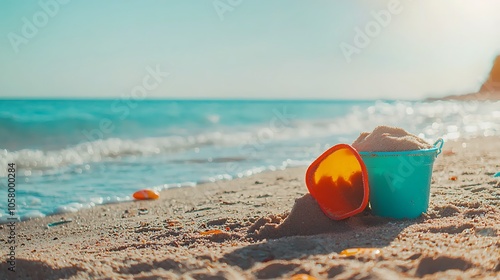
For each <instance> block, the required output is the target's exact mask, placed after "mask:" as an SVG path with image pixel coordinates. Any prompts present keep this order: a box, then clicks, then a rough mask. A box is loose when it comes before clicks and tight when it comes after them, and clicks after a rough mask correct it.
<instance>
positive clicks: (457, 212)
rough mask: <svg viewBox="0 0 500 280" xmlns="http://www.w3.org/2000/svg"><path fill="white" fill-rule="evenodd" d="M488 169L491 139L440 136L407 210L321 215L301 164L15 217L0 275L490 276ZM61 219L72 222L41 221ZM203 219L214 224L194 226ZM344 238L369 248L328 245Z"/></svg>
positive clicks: (498, 165)
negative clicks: (10, 249) (423, 209)
mask: <svg viewBox="0 0 500 280" xmlns="http://www.w3.org/2000/svg"><path fill="white" fill-rule="evenodd" d="M463 143H465V144H463ZM463 145H464V146H465V147H464V146H463ZM498 171H500V139H499V138H481V139H475V140H466V141H460V142H449V143H446V145H445V149H444V151H443V153H442V154H441V155H440V156H439V158H438V160H437V161H436V163H435V166H434V174H433V183H432V191H431V205H430V207H429V211H428V213H427V214H425V215H423V216H422V217H421V218H419V219H416V220H389V219H384V218H379V217H375V216H373V215H371V214H370V212H369V210H367V211H365V212H363V213H361V214H359V215H357V216H355V217H351V218H349V219H346V220H344V221H331V220H329V219H328V218H326V217H325V216H324V215H323V214H322V213H321V211H320V210H319V208H318V206H317V205H316V204H315V201H314V200H313V199H312V198H311V197H310V196H309V195H307V189H306V187H305V185H304V172H305V168H295V169H287V170H284V171H277V172H268V173H264V174H260V175H256V176H253V177H250V178H244V179H238V180H233V181H226V182H220V183H218V184H206V185H202V186H198V187H195V188H180V189H172V190H167V191H164V192H162V193H161V198H160V199H159V200H157V201H140V202H131V203H123V204H115V205H104V206H99V207H96V208H93V209H89V210H85V211H81V212H78V213H74V214H66V215H58V216H51V217H45V218H42V219H37V220H31V221H28V222H22V223H18V224H17V229H16V231H17V238H18V240H17V242H18V247H17V249H16V254H17V263H16V269H17V271H16V273H15V274H14V273H10V272H8V271H7V266H6V263H5V262H3V263H2V264H1V267H0V279H10V278H12V279H16V277H17V279H30V278H31V279H59V278H69V279H89V278H93V279H132V278H134V279H269V278H285V279H287V278H290V277H291V276H293V275H296V274H300V273H305V274H309V275H311V276H314V277H316V278H318V279H326V278H333V279H411V278H421V277H423V278H426V279H469V278H474V277H477V278H481V279H499V277H500V260H499V259H500V185H499V183H498V181H499V180H498V178H497V179H495V178H493V177H492V175H493V174H494V173H496V172H498ZM145 176H147V174H145ZM296 199H298V200H297V202H296ZM294 203H296V206H295V207H294ZM299 206H300V207H299ZM299 208H300V209H302V210H301V211H299ZM292 209H293V210H292ZM304 209H306V210H307V211H304ZM290 210H291V212H290ZM62 217H64V218H66V219H73V222H71V223H67V224H64V225H59V226H55V227H52V228H50V229H48V228H46V225H47V224H48V223H50V222H54V221H58V220H59V219H61V218H62ZM287 217H288V219H286V218H287ZM213 229H218V230H221V231H222V232H223V233H221V234H214V235H210V234H209V235H202V234H200V233H201V232H204V231H206V230H213ZM0 233H1V236H0V238H4V237H5V236H7V229H6V226H5V225H3V226H2V229H0ZM1 241H2V243H5V242H6V239H5V238H4V239H2V240H1ZM352 247H374V248H379V249H380V251H381V252H380V253H379V254H370V253H364V254H358V255H354V256H341V255H339V252H341V251H342V250H344V249H346V248H352ZM1 254H2V256H5V255H6V254H7V245H6V244H4V245H3V246H2V247H1Z"/></svg>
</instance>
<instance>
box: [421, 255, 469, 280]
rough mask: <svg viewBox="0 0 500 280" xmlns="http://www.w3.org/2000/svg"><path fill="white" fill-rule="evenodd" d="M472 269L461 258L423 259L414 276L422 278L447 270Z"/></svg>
mask: <svg viewBox="0 0 500 280" xmlns="http://www.w3.org/2000/svg"><path fill="white" fill-rule="evenodd" d="M470 267H472V264H471V263H470V262H468V261H466V260H464V259H462V258H452V257H446V256H441V257H437V258H435V259H434V258H432V257H425V258H423V259H421V260H420V262H419V264H418V267H417V270H416V272H415V275H416V276H417V277H423V276H425V275H428V274H434V273H436V272H440V271H446V270H449V269H458V270H462V271H465V270H467V269H469V268H470Z"/></svg>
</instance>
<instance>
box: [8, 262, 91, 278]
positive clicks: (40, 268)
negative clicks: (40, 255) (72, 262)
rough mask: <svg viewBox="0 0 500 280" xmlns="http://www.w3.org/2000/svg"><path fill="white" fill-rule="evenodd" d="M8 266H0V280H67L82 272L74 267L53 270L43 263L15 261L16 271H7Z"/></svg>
mask: <svg viewBox="0 0 500 280" xmlns="http://www.w3.org/2000/svg"><path fill="white" fill-rule="evenodd" d="M8 267H9V266H8V264H7V263H6V262H2V264H1V265H0V279H47V280H52V279H67V278H70V277H72V276H75V275H76V274H77V273H78V272H80V271H82V270H81V269H78V268H76V267H63V268H53V267H51V266H50V265H48V264H47V263H45V262H41V261H33V260H25V259H16V266H15V267H16V271H15V272H11V271H9V270H8Z"/></svg>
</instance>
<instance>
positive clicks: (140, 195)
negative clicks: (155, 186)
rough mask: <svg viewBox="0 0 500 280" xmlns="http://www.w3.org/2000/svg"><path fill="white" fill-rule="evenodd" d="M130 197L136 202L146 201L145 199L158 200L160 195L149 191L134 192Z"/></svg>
mask: <svg viewBox="0 0 500 280" xmlns="http://www.w3.org/2000/svg"><path fill="white" fill-rule="evenodd" d="M132 196H133V197H134V198H135V199H137V200H147V199H158V198H160V194H159V193H158V192H157V191H154V190H150V189H144V190H140V191H136V192H135V193H134V194H133V195H132Z"/></svg>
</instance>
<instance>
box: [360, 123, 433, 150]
mask: <svg viewBox="0 0 500 280" xmlns="http://www.w3.org/2000/svg"><path fill="white" fill-rule="evenodd" d="M352 146H353V147H354V149H356V150H357V151H358V152H398V151H410V150H424V149H430V148H432V145H430V144H429V143H427V142H426V141H425V140H423V139H422V138H420V137H418V136H416V135H413V134H411V133H409V132H407V131H406V130H404V129H402V128H397V127H390V126H377V127H376V128H375V129H374V130H373V131H372V132H371V133H369V132H363V133H361V135H359V137H358V139H356V140H355V141H354V142H353V143H352Z"/></svg>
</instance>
